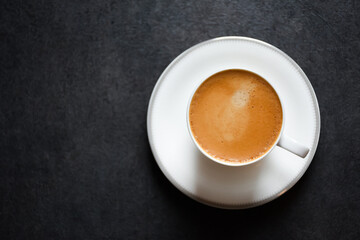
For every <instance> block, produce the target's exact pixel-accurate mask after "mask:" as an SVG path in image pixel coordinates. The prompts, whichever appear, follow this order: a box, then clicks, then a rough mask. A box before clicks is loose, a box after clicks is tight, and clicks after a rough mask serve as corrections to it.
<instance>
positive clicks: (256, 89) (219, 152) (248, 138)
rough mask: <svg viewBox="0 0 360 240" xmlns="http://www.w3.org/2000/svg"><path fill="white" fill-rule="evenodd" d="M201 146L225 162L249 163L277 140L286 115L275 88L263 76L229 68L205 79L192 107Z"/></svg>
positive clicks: (194, 129) (193, 128)
mask: <svg viewBox="0 0 360 240" xmlns="http://www.w3.org/2000/svg"><path fill="white" fill-rule="evenodd" d="M189 121H190V128H191V131H192V133H193V135H194V137H195V139H196V142H197V143H198V144H199V145H200V147H201V148H202V149H203V150H204V151H205V152H207V153H208V154H209V155H211V156H213V157H215V158H216V159H219V160H222V161H225V162H242V163H243V162H249V161H252V160H255V159H257V158H259V157H261V156H262V155H263V154H265V153H266V152H267V151H268V150H269V149H270V148H271V147H272V146H273V145H274V143H275V142H276V140H277V138H278V136H279V134H280V131H281V126H282V121H283V116H282V108H281V103H280V100H279V98H278V96H277V94H276V92H275V90H274V89H273V88H272V87H271V86H270V84H268V83H267V82H266V81H265V80H264V79H263V78H261V77H260V76H258V75H256V74H254V73H251V72H248V71H245V70H236V69H234V70H226V71H222V72H219V73H216V74H214V75H212V76H211V77H209V78H208V79H207V80H206V81H204V82H203V83H202V84H201V85H200V87H199V88H198V89H197V90H196V92H195V94H194V96H193V98H192V100H191V103H190V109H189Z"/></svg>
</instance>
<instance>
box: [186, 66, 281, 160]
mask: <svg viewBox="0 0 360 240" xmlns="http://www.w3.org/2000/svg"><path fill="white" fill-rule="evenodd" d="M227 70H241V71H247V72H250V73H252V74H255V75H257V76H259V77H261V78H262V79H264V80H265V81H266V82H267V83H268V84H269V85H270V86H271V87H272V88H273V89H274V91H275V93H276V95H277V96H278V98H279V101H280V105H281V110H282V124H281V130H280V133H279V135H278V137H277V139H276V141H275V142H274V144H273V145H272V146H271V147H270V148H269V149H268V150H267V151H266V152H265V153H264V154H263V155H261V156H259V157H258V158H256V159H253V160H251V161H246V162H230V161H224V160H221V159H218V158H215V157H213V156H211V155H210V154H209V153H207V152H206V151H205V150H204V149H203V148H202V147H201V146H200V144H199V143H198V142H197V141H196V139H195V136H194V134H193V132H192V130H191V126H190V105H191V102H192V100H193V97H194V95H195V93H196V91H197V90H198V89H199V87H200V86H201V85H202V84H203V83H204V82H205V81H206V80H208V79H209V78H210V77H211V76H213V75H215V74H217V73H220V72H223V71H227ZM186 121H187V128H188V131H189V134H190V136H191V139H192V140H193V142H194V143H195V145H196V147H197V148H198V149H199V150H200V152H202V154H204V155H205V156H206V157H208V158H209V159H211V160H213V161H214V162H217V163H219V164H222V165H226V166H246V165H250V164H253V163H256V162H258V161H260V160H262V159H264V158H265V156H266V155H268V154H269V153H270V152H271V151H272V150H273V149H274V147H275V146H276V145H277V143H278V142H279V140H280V137H281V135H282V133H283V130H284V123H285V113H284V105H283V102H282V100H281V97H280V95H279V93H278V91H277V90H276V88H275V87H274V86H273V84H271V82H270V81H268V80H267V79H266V78H264V77H263V76H261V75H260V74H258V73H255V72H253V71H250V70H248V69H242V68H229V69H223V70H221V71H218V72H215V73H213V74H211V75H210V76H208V77H206V78H205V79H203V80H202V81H201V82H200V83H199V84H198V85H197V87H196V88H195V89H194V91H193V92H192V94H191V95H190V99H189V101H188V105H187V112H186Z"/></svg>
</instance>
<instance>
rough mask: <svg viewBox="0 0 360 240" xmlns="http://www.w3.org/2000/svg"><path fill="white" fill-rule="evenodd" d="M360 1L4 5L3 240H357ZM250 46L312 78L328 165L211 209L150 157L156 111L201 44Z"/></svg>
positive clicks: (0, 113) (0, 57)
mask: <svg viewBox="0 0 360 240" xmlns="http://www.w3.org/2000/svg"><path fill="white" fill-rule="evenodd" d="M359 12H360V3H359V2H358V1H306V0H303V1H261V2H259V1H216V2H215V1H174V2H173V1H150V0H149V1H99V0H92V1H2V4H1V7H0V43H1V44H0V84H1V86H0V91H1V92H0V100H1V101H0V127H1V128H0V129H1V131H0V134H1V137H0V153H1V154H0V158H1V159H0V203H1V205H0V239H202V238H204V239H205V238H206V239H221V238H222V237H223V236H224V235H225V234H226V235H227V236H228V238H229V239H232V238H233V239H240V238H241V239H359V238H360V158H359V154H360V152H359V149H360V147H359V146H360V141H359V138H360V137H359V136H360V127H359V121H360V119H359V117H360V113H359V112H360V101H359V95H360V82H359V76H360V74H359V73H360V60H359V55H360V14H359ZM230 35H233V36H247V37H252V38H256V39H260V40H263V41H266V42H268V43H270V44H273V45H275V46H276V47H278V48H280V49H281V50H283V51H284V52H286V53H287V54H289V56H290V57H292V58H293V59H294V60H295V61H296V62H297V63H298V64H299V65H300V67H302V69H303V70H304V72H305V73H306V74H307V76H308V78H309V79H310V81H311V83H312V85H313V87H314V90H315V92H316V94H317V98H318V101H319V105H320V112H321V134H320V141H319V146H318V149H317V152H316V155H315V157H314V159H313V162H312V163H311V165H310V167H309V169H308V170H307V172H306V173H305V175H304V176H303V177H302V179H301V180H300V181H299V182H298V183H297V184H296V185H295V186H294V187H293V188H292V189H291V190H290V191H288V192H287V193H285V194H284V195H283V196H281V197H280V198H278V199H276V200H274V201H272V202H270V203H267V204H265V205H263V206H260V207H256V208H252V209H247V210H235V211H234V210H222V209H216V208H212V207H208V206H205V205H202V204H200V203H198V202H196V201H194V200H192V199H190V198H188V197H187V196H185V195H184V194H182V193H181V192H180V191H179V190H177V189H176V188H175V187H174V186H173V185H172V184H171V183H170V182H169V181H168V180H167V179H166V177H165V176H164V175H163V173H162V172H161V171H160V169H159V167H158V166H157V164H156V162H155V160H154V157H153V155H152V153H151V150H150V147H149V143H148V138H147V130H146V114H147V106H148V102H149V98H150V95H151V92H152V90H153V87H154V85H155V83H156V81H157V79H158V77H159V76H160V74H161V73H162V71H163V70H164V69H165V68H166V66H167V65H168V64H169V63H170V62H171V61H172V60H173V59H174V58H175V57H176V56H178V55H179V54H180V53H181V52H183V51H184V50H186V49H187V48H189V47H191V46H192V45H194V44H196V43H199V42H201V41H204V40H208V39H211V38H214V37H219V36H230Z"/></svg>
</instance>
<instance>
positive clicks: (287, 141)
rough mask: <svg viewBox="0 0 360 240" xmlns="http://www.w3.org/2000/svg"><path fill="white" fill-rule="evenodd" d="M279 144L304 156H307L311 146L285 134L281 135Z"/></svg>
mask: <svg viewBox="0 0 360 240" xmlns="http://www.w3.org/2000/svg"><path fill="white" fill-rule="evenodd" d="M277 145H278V146H279V147H281V148H284V149H286V150H288V151H289V152H292V153H294V154H296V155H298V156H299V157H302V158H305V157H306V155H307V154H308V152H309V148H307V147H305V146H304V145H302V144H300V143H299V142H298V141H296V140H295V139H293V138H291V137H288V136H286V135H284V134H283V135H282V136H281V137H280V140H279V142H278V144H277Z"/></svg>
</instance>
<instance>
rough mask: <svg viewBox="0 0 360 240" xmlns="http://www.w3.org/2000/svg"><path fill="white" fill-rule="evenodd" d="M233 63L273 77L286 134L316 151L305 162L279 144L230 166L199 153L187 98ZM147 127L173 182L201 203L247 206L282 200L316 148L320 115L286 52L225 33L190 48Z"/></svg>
mask: <svg viewBox="0 0 360 240" xmlns="http://www.w3.org/2000/svg"><path fill="white" fill-rule="evenodd" d="M230 68H243V69H247V70H250V71H253V72H255V73H258V74H259V75H261V76H263V77H264V78H265V79H269V80H271V83H272V84H273V85H274V87H276V89H277V91H278V94H279V95H280V98H282V99H283V100H284V106H283V107H284V108H285V109H284V110H285V111H284V112H285V119H286V122H285V128H284V134H285V135H287V136H289V137H292V138H294V139H296V140H297V141H299V142H300V143H302V144H303V145H305V146H308V147H309V148H310V152H309V153H308V155H307V157H306V158H305V159H303V158H300V157H298V156H296V155H294V154H292V153H290V152H288V151H286V150H284V149H282V148H280V147H275V148H274V150H273V151H272V152H271V153H270V154H269V155H268V156H267V157H266V158H264V159H263V160H261V161H259V162H257V163H254V164H250V165H248V166H243V167H228V166H223V165H220V164H218V163H215V162H214V161H211V160H209V159H207V158H206V157H205V156H203V154H202V153H200V152H199V150H198V149H197V148H196V146H195V145H194V143H193V142H192V140H191V138H190V136H189V133H188V131H187V126H186V107H187V103H188V100H189V97H190V95H191V93H192V92H193V90H194V87H196V86H197V85H198V84H199V82H200V81H202V80H203V79H206V78H207V77H208V76H210V75H212V74H214V73H216V72H218V71H221V70H224V69H230ZM147 129H148V137H149V142H150V146H151V149H152V152H153V154H154V156H155V159H156V161H157V163H158V165H159V167H160V169H161V170H162V172H163V173H164V174H165V176H166V177H167V178H168V179H169V180H170V182H171V183H172V184H174V186H175V187H177V188H178V189H179V190H180V191H182V192H183V193H185V194H186V195H188V196H189V197H191V198H193V199H195V200H197V201H199V202H201V203H204V204H207V205H210V206H214V207H219V208H229V209H241V208H249V207H255V206H258V205H261V204H264V203H267V202H269V201H271V200H273V199H275V198H277V197H279V196H280V195H281V194H283V193H284V192H286V191H287V190H289V189H290V188H291V187H292V186H293V185H294V184H295V183H296V182H297V181H298V180H299V179H300V178H301V176H302V175H303V174H304V172H305V171H306V169H307V168H308V166H309V165H310V163H311V160H312V159H313V156H314V154H315V151H316V148H317V144H318V140H319V134H320V112H319V106H318V102H317V99H316V96H315V93H314V90H313V88H312V86H311V84H310V82H309V80H308V78H307V77H306V75H305V73H304V72H303V71H302V70H301V68H300V67H299V66H298V65H297V64H296V63H295V62H294V61H293V60H292V59H291V58H290V57H289V56H288V55H286V54H285V53H284V52H282V51H281V50H279V49H277V48H275V47H274V46H272V45H269V44H267V43H265V42H262V41H259V40H255V39H251V38H245V37H222V38H216V39H212V40H209V41H206V42H202V43H200V44H197V45H195V46H193V47H191V48H190V49H188V50H186V51H185V52H183V53H182V54H180V55H179V56H178V57H177V58H176V59H175V60H174V61H173V62H172V63H171V64H170V65H169V66H168V67H167V68H166V69H165V71H164V72H163V73H162V75H161V76H160V78H159V80H158V82H157V84H156V86H155V88H154V90H153V93H152V95H151V99H150V103H149V109H148V116H147Z"/></svg>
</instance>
